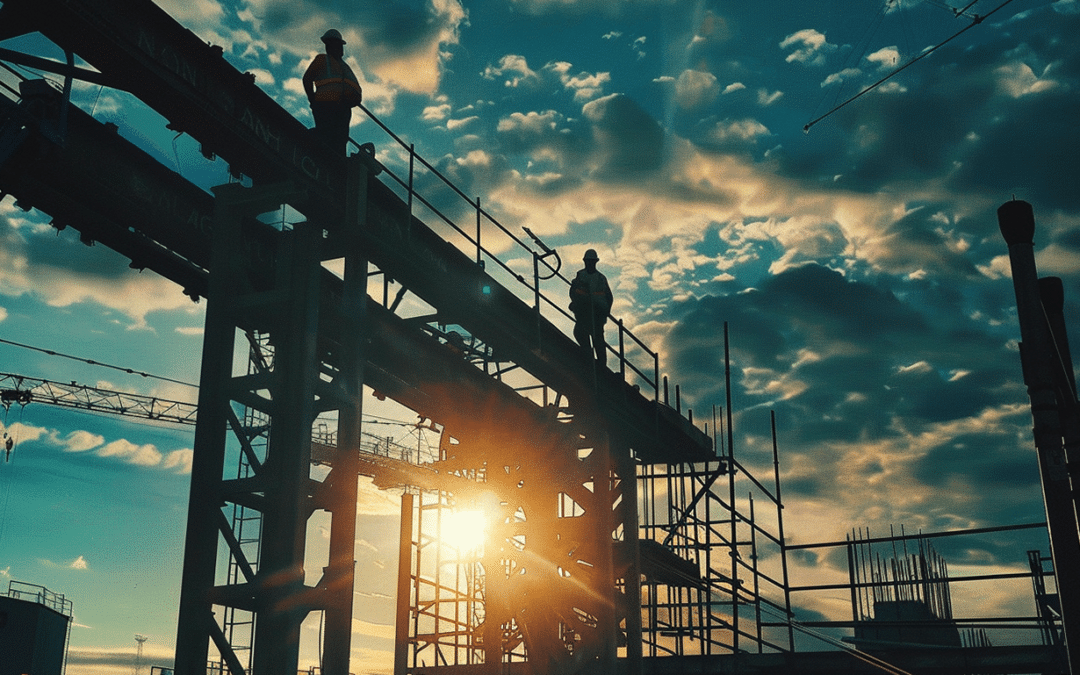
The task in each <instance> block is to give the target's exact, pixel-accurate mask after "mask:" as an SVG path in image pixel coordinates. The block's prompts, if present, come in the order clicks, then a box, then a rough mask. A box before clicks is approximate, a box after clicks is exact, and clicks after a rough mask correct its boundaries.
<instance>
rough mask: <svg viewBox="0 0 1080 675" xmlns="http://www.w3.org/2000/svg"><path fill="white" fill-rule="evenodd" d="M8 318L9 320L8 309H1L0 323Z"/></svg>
mask: <svg viewBox="0 0 1080 675" xmlns="http://www.w3.org/2000/svg"><path fill="white" fill-rule="evenodd" d="M6 318H8V311H7V309H6V308H4V307H0V321H3V320H4V319H6Z"/></svg>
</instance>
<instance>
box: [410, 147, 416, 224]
mask: <svg viewBox="0 0 1080 675" xmlns="http://www.w3.org/2000/svg"><path fill="white" fill-rule="evenodd" d="M415 163H416V144H415V143H409V221H410V224H411V223H412V197H413V167H414V166H415Z"/></svg>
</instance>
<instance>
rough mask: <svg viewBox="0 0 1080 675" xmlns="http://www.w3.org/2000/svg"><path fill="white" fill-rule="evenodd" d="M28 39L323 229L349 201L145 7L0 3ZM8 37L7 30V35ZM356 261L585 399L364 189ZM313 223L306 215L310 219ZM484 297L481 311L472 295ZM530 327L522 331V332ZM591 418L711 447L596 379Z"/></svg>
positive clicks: (449, 256)
mask: <svg viewBox="0 0 1080 675" xmlns="http://www.w3.org/2000/svg"><path fill="white" fill-rule="evenodd" d="M34 28H36V29H38V30H40V31H42V33H43V34H44V35H45V36H46V37H48V38H49V39H51V40H52V41H53V42H55V43H56V44H57V45H60V46H62V47H63V48H64V49H68V50H71V51H73V52H74V53H77V54H78V55H79V56H80V57H82V58H83V59H85V60H86V61H87V62H88V63H90V64H92V65H94V66H95V67H96V68H97V69H98V70H100V71H101V72H102V74H103V76H105V77H107V78H109V80H110V81H111V82H114V83H115V85H116V86H118V87H121V88H123V89H125V90H127V91H129V92H131V93H132V94H133V95H135V96H137V97H138V98H140V99H141V100H142V101H143V102H145V103H146V104H147V105H149V106H151V107H152V108H154V109H155V110H157V111H158V112H159V113H161V114H162V115H163V116H165V117H166V118H168V119H169V120H170V123H171V128H175V129H178V130H182V131H185V132H186V133H189V134H191V135H192V137H193V138H195V139H197V140H198V141H199V142H200V143H202V144H203V146H204V149H205V150H206V151H207V152H208V153H216V154H217V155H220V156H221V157H223V158H225V159H226V160H227V161H228V162H229V163H230V164H231V165H232V166H233V167H234V168H235V169H237V170H238V171H241V172H243V173H244V174H246V175H248V176H250V177H251V178H252V180H253V181H254V182H255V183H256V184H261V183H270V182H276V181H282V180H289V181H292V182H295V183H296V184H298V185H303V186H304V187H305V189H307V190H308V191H309V192H311V194H312V195H313V196H314V197H317V200H316V201H317V203H318V206H319V208H320V209H321V210H323V211H324V212H325V213H324V215H325V216H326V217H327V218H328V219H334V218H339V217H340V213H341V204H342V202H343V201H344V199H345V196H346V195H347V192H348V188H347V187H346V180H345V175H344V174H345V170H344V159H343V158H341V157H336V156H334V155H333V153H330V152H329V151H327V150H326V149H325V148H322V147H321V146H319V145H318V144H317V143H316V142H315V140H314V139H313V138H312V137H311V134H310V133H309V131H308V130H307V129H306V128H305V127H304V126H303V125H302V124H301V123H300V122H298V121H297V120H296V119H294V118H293V117H292V116H291V115H290V114H289V113H288V112H287V111H286V110H284V109H283V108H282V107H281V106H280V105H278V104H277V103H276V102H275V101H274V100H273V99H271V98H270V97H269V96H268V95H267V94H266V93H265V92H263V91H262V90H261V89H259V88H258V87H257V86H256V85H255V83H254V77H253V76H250V75H247V74H244V73H240V72H238V71H237V70H236V69H235V68H234V67H233V66H232V65H231V64H229V63H228V62H227V61H226V60H225V59H224V58H223V57H222V51H221V49H220V48H215V47H212V46H210V45H207V44H206V43H204V42H203V41H202V40H200V39H199V38H198V37H197V36H196V35H194V34H193V33H191V31H189V30H187V29H185V28H184V27H183V26H181V25H180V24H178V23H177V22H176V21H175V20H173V19H172V18H171V17H170V16H169V15H168V14H167V13H166V12H164V11H163V10H162V9H160V8H159V7H157V6H156V5H154V4H153V3H152V2H149V0H129V1H128V2H124V3H115V2H95V1H94V0H5V1H4V4H3V7H2V8H0V36H3V35H5V34H7V33H9V32H10V33H12V34H14V33H16V32H20V31H23V32H25V31H28V30H32V29H34ZM5 29H6V31H5ZM370 197H371V199H370V202H371V212H370V218H369V222H368V225H367V227H366V228H365V233H364V239H363V241H364V244H365V246H366V247H367V250H366V252H365V254H366V255H367V256H368V257H369V258H370V259H371V260H372V262H373V263H375V264H376V265H377V266H378V267H379V269H381V270H383V271H384V272H385V273H387V274H389V275H390V276H392V277H393V278H394V279H396V280H398V281H399V282H401V283H403V284H404V285H405V286H407V287H408V288H409V290H410V291H411V292H413V293H415V294H417V295H418V296H420V297H421V298H423V299H424V301H425V302H427V303H428V304H430V305H432V306H433V307H435V308H436V309H437V310H438V311H439V312H440V313H441V314H446V315H447V316H449V317H450V318H452V319H453V321H454V322H455V323H459V324H460V325H462V326H463V327H465V328H466V329H467V330H468V331H469V332H470V333H472V334H474V335H476V336H478V337H481V338H482V339H483V340H484V341H485V342H487V343H488V344H491V345H493V346H495V347H496V348H497V349H499V351H500V353H502V354H505V355H507V356H508V357H509V359H510V360H511V361H513V362H514V363H516V364H517V365H519V366H520V367H522V368H523V369H524V370H526V371H528V372H529V373H531V374H532V375H534V376H535V377H536V378H537V379H540V380H542V381H544V382H545V383H547V384H548V385H550V386H553V387H554V388H555V389H557V390H559V391H561V392H564V393H567V394H570V393H571V392H580V391H588V390H591V389H592V387H591V386H590V381H591V380H592V379H593V378H592V377H591V376H590V374H591V369H590V368H589V367H588V365H589V364H588V360H587V359H586V358H585V356H584V355H583V354H582V353H581V350H580V349H579V348H578V347H577V345H576V344H575V343H574V342H573V341H572V340H571V339H570V338H569V337H568V336H566V335H564V334H563V333H562V332H561V331H559V330H558V329H557V328H556V327H555V326H554V325H552V324H551V323H550V322H548V321H546V320H540V321H537V320H536V319H537V317H536V314H535V312H534V311H533V309H532V308H531V307H530V306H529V305H528V304H526V303H525V302H523V301H521V300H520V299H519V298H517V297H516V296H515V295H514V294H513V293H511V292H509V291H508V290H507V289H505V288H503V287H501V286H499V285H498V284H496V283H494V281H493V279H492V278H491V277H490V276H489V275H487V274H486V273H484V272H483V270H482V269H481V268H480V267H479V266H478V265H476V263H475V261H474V260H472V259H471V257H470V256H467V255H465V254H463V253H462V252H461V251H460V250H458V249H457V248H456V247H455V246H454V245H452V244H450V243H449V242H447V241H445V240H443V239H442V238H441V237H440V236H439V235H438V234H436V233H435V232H433V231H432V230H431V229H430V228H428V227H427V226H426V225H424V224H423V223H422V222H420V221H419V220H417V219H415V218H413V217H412V215H411V213H410V212H409V209H408V207H407V205H406V204H405V202H404V201H403V200H401V199H400V198H399V197H397V196H396V195H394V194H393V192H392V191H391V190H390V188H389V187H387V186H386V185H383V184H382V183H379V182H377V181H376V182H374V183H373V184H372V185H371V195H370ZM308 215H309V217H311V216H312V215H313V214H308ZM484 284H487V285H489V286H490V287H491V288H492V293H491V295H490V296H489V297H488V298H487V300H486V301H485V302H478V301H477V296H478V289H479V288H480V286H481V285H484ZM527 327H528V328H527ZM595 385H596V386H599V387H600V389H601V390H602V391H603V395H602V396H599V397H597V398H598V400H597V405H596V407H597V409H598V411H599V412H600V413H601V414H602V415H604V417H605V418H606V419H607V420H608V422H609V428H610V429H611V431H612V433H614V434H616V435H618V436H621V437H622V439H621V441H622V442H625V444H627V445H631V446H633V447H634V448H635V451H636V452H637V453H638V456H639V457H642V458H643V459H645V460H646V461H668V460H669V459H676V458H677V459H680V460H690V459H698V460H705V459H708V458H709V457H711V456H712V453H711V450H710V448H711V442H710V441H709V438H708V437H707V436H706V435H705V434H703V433H702V432H701V431H700V430H699V429H697V428H695V427H694V426H693V425H692V424H690V423H689V422H688V421H687V420H686V419H684V418H683V417H682V416H681V415H679V414H677V413H676V411H674V410H672V409H670V408H669V407H667V406H666V405H662V404H660V403H659V401H656V400H649V399H647V398H646V397H644V396H642V393H641V392H638V391H635V390H634V389H633V388H632V387H631V386H630V385H629V384H627V383H625V382H623V381H622V379H621V378H620V377H618V376H615V375H612V374H610V373H601V374H600V376H599V377H597V378H596V382H595Z"/></svg>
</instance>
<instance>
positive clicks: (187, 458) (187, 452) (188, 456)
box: [162, 448, 195, 474]
mask: <svg viewBox="0 0 1080 675" xmlns="http://www.w3.org/2000/svg"><path fill="white" fill-rule="evenodd" d="M194 456H195V453H194V451H193V450H191V449H190V448H184V449H182V450H173V451H172V452H170V453H169V454H167V455H165V461H164V462H163V463H162V467H163V468H165V469H173V470H174V472H175V473H178V474H189V473H191V462H192V460H193V459H194Z"/></svg>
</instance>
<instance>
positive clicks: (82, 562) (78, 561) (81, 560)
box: [39, 555, 90, 570]
mask: <svg viewBox="0 0 1080 675" xmlns="http://www.w3.org/2000/svg"><path fill="white" fill-rule="evenodd" d="M39 562H40V563H41V564H42V565H44V566H45V567H48V568H51V569H66V570H88V569H90V563H88V562H87V561H86V558H85V557H83V556H81V555H80V556H78V557H77V558H75V559H74V560H72V561H70V562H65V563H58V562H53V561H52V560H47V559H44V558H42V559H41V560H40V561H39Z"/></svg>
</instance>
